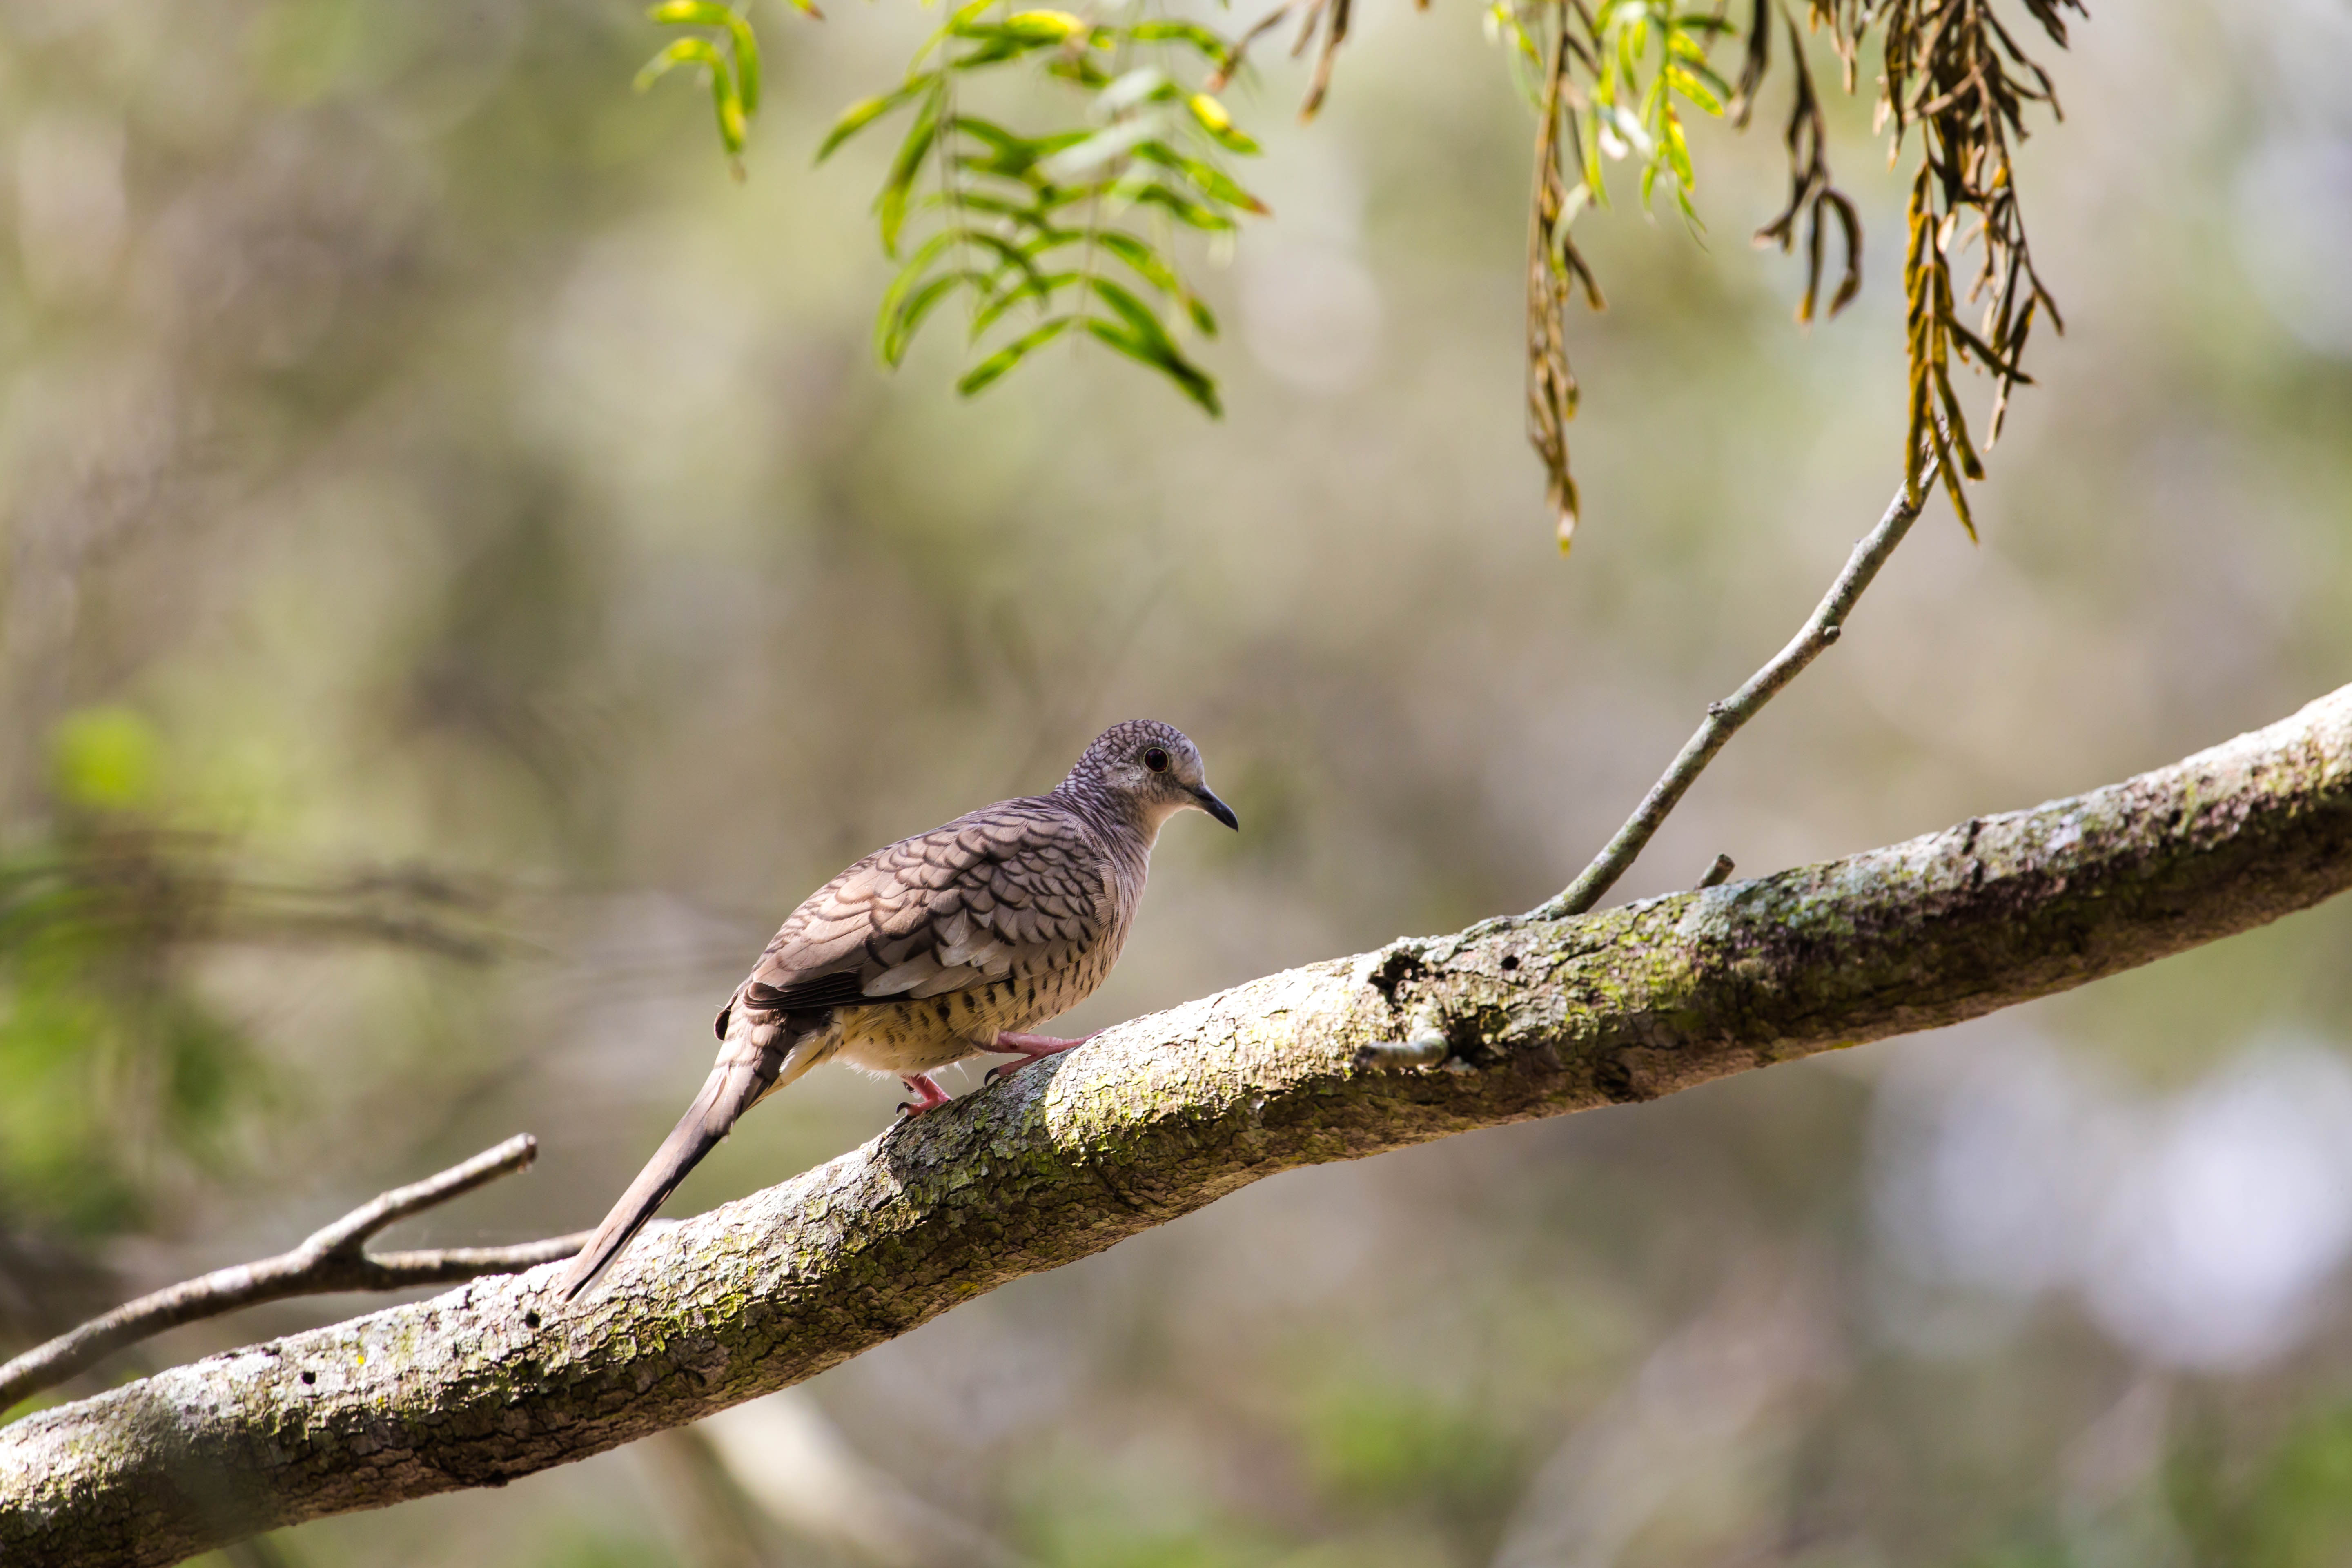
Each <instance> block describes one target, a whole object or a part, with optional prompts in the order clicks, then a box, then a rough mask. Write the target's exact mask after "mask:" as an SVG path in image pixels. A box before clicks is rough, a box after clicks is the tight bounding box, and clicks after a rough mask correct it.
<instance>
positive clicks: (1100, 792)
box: [1054, 779, 1172, 858]
mask: <svg viewBox="0 0 2352 1568" xmlns="http://www.w3.org/2000/svg"><path fill="white" fill-rule="evenodd" d="M1054 798H1055V800H1058V801H1059V802H1061V803H1062V805H1065V806H1066V807H1067V808H1068V809H1070V810H1071V811H1074V812H1076V814H1077V815H1078V816H1082V817H1084V818H1086V820H1087V823H1088V824H1089V825H1091V826H1094V827H1095V828H1096V829H1097V830H1098V831H1099V832H1101V834H1102V835H1103V837H1104V838H1105V840H1106V841H1107V842H1108V844H1109V845H1110V847H1112V849H1113V850H1114V851H1115V852H1119V853H1131V854H1133V855H1135V856H1136V857H1137V858H1150V854H1151V847H1152V845H1154V844H1156V843H1158V842H1159V839H1160V825H1161V824H1162V823H1165V822H1166V821H1167V820H1168V818H1169V816H1171V815H1172V814H1171V813H1170V812H1167V811H1151V810H1148V809H1146V808H1145V807H1144V806H1143V805H1141V804H1140V803H1139V802H1138V801H1136V800H1134V799H1132V798H1130V797H1129V796H1127V795H1118V794H1115V793H1113V792H1112V791H1109V790H1105V789H1097V788H1095V787H1093V786H1091V785H1089V784H1087V782H1086V781H1085V780H1082V779H1065V780H1063V781H1062V782H1061V783H1060V784H1056V785H1055V786H1054Z"/></svg>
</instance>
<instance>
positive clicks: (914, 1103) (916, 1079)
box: [898, 1072, 954, 1121]
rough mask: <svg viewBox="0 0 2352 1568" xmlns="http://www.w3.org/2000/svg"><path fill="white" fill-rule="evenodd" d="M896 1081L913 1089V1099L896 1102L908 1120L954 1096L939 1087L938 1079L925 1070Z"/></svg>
mask: <svg viewBox="0 0 2352 1568" xmlns="http://www.w3.org/2000/svg"><path fill="white" fill-rule="evenodd" d="M898 1081H899V1082H901V1083H903V1084H905V1085H906V1086H907V1087H908V1089H911V1090H913V1091H914V1095H915V1098H914V1099H912V1100H900V1101H899V1102H898V1109H899V1110H902V1111H904V1112H906V1115H907V1120H908V1121H913V1120H914V1119H915V1118H916V1117H918V1116H920V1115H922V1114H923V1112H925V1111H927V1110H938V1109H939V1108H940V1106H942V1105H945V1104H946V1103H947V1102H948V1101H949V1100H951V1099H953V1098H954V1097H953V1096H952V1095H950V1094H949V1093H948V1091H947V1090H946V1089H941V1088H940V1086H939V1081H938V1080H937V1079H934V1078H932V1077H931V1075H930V1074H929V1073H927V1072H919V1073H915V1074H913V1075H912V1076H910V1077H908V1078H902V1079H899V1080H898Z"/></svg>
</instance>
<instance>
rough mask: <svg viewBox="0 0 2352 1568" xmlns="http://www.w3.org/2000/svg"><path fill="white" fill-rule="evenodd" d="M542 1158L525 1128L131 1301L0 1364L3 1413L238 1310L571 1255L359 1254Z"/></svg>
mask: <svg viewBox="0 0 2352 1568" xmlns="http://www.w3.org/2000/svg"><path fill="white" fill-rule="evenodd" d="M538 1157H539V1142H538V1140H536V1139H534V1138H533V1137H531V1135H530V1133H528V1132H520V1133H517V1134H516V1135H515V1136H514V1137H512V1138H509V1139H508V1140H507V1141H506V1142H503V1143H501V1144H499V1145H498V1147H496V1148H494V1149H486V1150H484V1151H483V1152H480V1153H478V1154H477V1155H475V1156H474V1157H473V1158H472V1159H470V1160H468V1161H467V1162H466V1163H464V1164H462V1165H452V1166H451V1167H450V1168H449V1169H447V1170H446V1171H444V1172H442V1173H440V1174H439V1175H437V1176H428V1177H426V1178H425V1180H423V1181H421V1182H417V1183H415V1184H413V1185H410V1186H405V1187H394V1189H393V1190H392V1191H391V1192H388V1193H385V1194H383V1195H382V1196H380V1197H377V1198H375V1199H373V1201H371V1202H369V1203H366V1204H362V1205H361V1206H359V1207H358V1208H355V1209H353V1210H352V1212H351V1213H349V1214H347V1215H344V1216H343V1217H342V1218H341V1219H339V1220H337V1221H336V1222H335V1223H334V1224H332V1225H331V1226H327V1227H326V1228H325V1229H323V1230H320V1231H319V1232H318V1233H317V1234H315V1235H313V1236H312V1237H310V1239H309V1240H307V1241H305V1242H303V1244H302V1245H301V1246H299V1247H296V1248H295V1249H294V1250H293V1251H291V1252H287V1253H281V1254H279V1255H278V1257H276V1258H265V1259H263V1260H262V1261H261V1262H259V1263H240V1264H238V1265H236V1267H234V1268H215V1270H213V1271H212V1272H211V1273H210V1274H207V1275H205V1276H204V1277H203V1278H201V1279H190V1280H187V1281H185V1282H184V1283H182V1284H178V1285H173V1286H171V1287H169V1288H168V1289H162V1290H158V1291H156V1292H154V1293H153V1294H152V1295H149V1296H142V1297H140V1298H139V1299H138V1300H135V1301H130V1302H126V1303H124V1304H123V1305H122V1306H120V1307H117V1308H115V1309H114V1310H112V1311H111V1312H109V1313H107V1314H106V1315H105V1316H104V1317H100V1318H93V1319H91V1320H90V1321H89V1322H87V1323H84V1324H82V1325H81V1327H79V1328H78V1329H75V1330H72V1331H69V1332H68V1333H63V1334H60V1335H58V1337H57V1338H56V1339H53V1340H51V1341H49V1342H47V1344H43V1345H37V1346H35V1347H34V1348H33V1349H31V1350H29V1351H26V1352H25V1353H24V1354H23V1355H20V1356H18V1357H17V1358H16V1360H14V1361H12V1362H10V1363H8V1364H7V1365H5V1366H0V1411H5V1410H6V1409H7V1408H8V1407H9V1406H10V1405H14V1404H16V1402H17V1401H18V1400H20V1399H23V1398H25V1397H26V1395H27V1394H37V1393H38V1392H40V1391H41V1390H42V1389H44V1388H50V1387H54V1386H55V1385H56V1384H60V1383H63V1382H64V1381H65V1380H66V1379H68V1378H69V1377H71V1376H73V1375H74V1374H75V1373H79V1372H80V1371H82V1370H83V1369H85V1368H87V1367H89V1366H90V1365H92V1364H93V1363H96V1362H97V1361H99V1360H100V1358H101V1357H103V1356H106V1355H110V1354H111V1353H112V1352H115V1351H118V1350H121V1348H122V1347H123V1346H125V1345H129V1344H136V1343H137V1342H139V1341H141V1340H145V1339H152V1338H153V1337H154V1336H155V1335H157V1334H160V1333H162V1332H163V1331H164V1330H166V1329H175V1328H177V1327H179V1326H180V1325H181V1324H183V1323H193V1322H195V1321H198V1320H199V1319H203V1318H215V1317H218V1316H220V1315H221V1314H222V1313H224V1312H232V1311H235V1310H237V1309H238V1308H240V1307H251V1306H256V1305H258V1304H259V1303H261V1302H263V1301H282V1300H286V1299H287V1298H288V1297H289V1296H324V1295H331V1294H332V1293H334V1292H337V1291H341V1290H399V1289H405V1288H406V1287H408V1286H411V1285H449V1284H454V1283H456V1282H457V1281H458V1280H461V1279H475V1278H476V1277H478V1276H479V1275H484V1274H514V1273H519V1272H520V1271H521V1270H523V1269H525V1268H530V1267H531V1266H532V1265H534V1264H540V1263H552V1262H554V1261H556V1260H557V1259H559V1258H569V1257H571V1256H572V1254H573V1253H575V1252H577V1251H579V1250H580V1248H581V1247H583V1245H584V1244H585V1243H586V1242H587V1239H588V1233H587V1232H586V1231H584V1230H583V1231H580V1232H577V1233H575V1234H573V1235H571V1236H558V1237H550V1238H549V1239H547V1240H545V1241H527V1242H524V1243H522V1244H521V1245H520V1246H516V1247H442V1248H437V1249H435V1250H431V1251H425V1252H383V1253H376V1254H373V1255H370V1254H369V1253H367V1252H366V1251H364V1250H362V1248H363V1247H365V1246H366V1243H367V1240H368V1238H369V1237H372V1236H373V1235H375V1234H376V1232H378V1231H380V1230H382V1229H383V1228H384V1227H385V1226H389V1225H392V1224H394V1223H395V1222H397V1221H400V1220H404V1219H406V1218H407V1217H408V1216H409V1215H414V1214H422V1213H423V1212H424V1211H425V1210H426V1209H429V1208H434V1207H436V1206H437V1205H442V1204H446V1203H447V1202H448V1201H449V1200H450V1199H452V1198H454V1197H457V1196H459V1195H461V1194H466V1193H470V1192H472V1191H473V1190H474V1189H475V1188H476V1187H478V1186H482V1185H484V1184H488V1183H490V1182H494V1181H496V1180H497V1179H498V1178H499V1177H500V1176H503V1175H507V1174H509V1173H511V1172H515V1171H520V1170H521V1169H522V1168H523V1167H524V1166H526V1165H528V1164H530V1163H531V1162H532V1161H533V1160H535V1159H537V1158H538Z"/></svg>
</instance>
